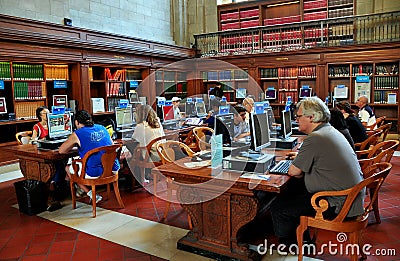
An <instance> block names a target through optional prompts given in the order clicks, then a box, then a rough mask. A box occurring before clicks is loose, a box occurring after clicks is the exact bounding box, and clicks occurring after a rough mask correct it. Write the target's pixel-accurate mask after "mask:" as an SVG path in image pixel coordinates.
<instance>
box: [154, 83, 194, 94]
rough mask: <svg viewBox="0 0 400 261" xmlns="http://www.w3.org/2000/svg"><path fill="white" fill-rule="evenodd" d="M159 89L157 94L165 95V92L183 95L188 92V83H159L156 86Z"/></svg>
mask: <svg viewBox="0 0 400 261" xmlns="http://www.w3.org/2000/svg"><path fill="white" fill-rule="evenodd" d="M156 88H157V93H163V92H168V93H182V92H187V83H186V82H178V83H173V82H164V84H163V83H161V82H159V83H157V85H156Z"/></svg>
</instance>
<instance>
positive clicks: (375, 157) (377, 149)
mask: <svg viewBox="0 0 400 261" xmlns="http://www.w3.org/2000/svg"><path fill="white" fill-rule="evenodd" d="M399 143H400V141H398V140H387V141H383V142H380V143H378V144H377V145H375V146H374V147H373V149H372V150H371V152H370V153H369V154H368V156H367V158H366V159H360V160H358V161H359V163H360V166H361V169H362V171H363V175H364V178H367V177H368V176H369V175H370V174H369V173H368V170H369V169H368V168H369V167H370V166H371V165H373V164H376V163H380V162H387V163H390V160H391V159H392V156H393V154H394V152H395V151H396V150H397V148H398V146H399ZM385 179H386V176H385ZM368 189H369V195H370V197H372V196H373V195H374V194H375V193H376V192H375V190H376V188H375V187H374V186H370V187H368ZM376 198H377V200H376V201H375V202H374V204H373V206H372V207H373V211H374V216H375V221H376V223H378V224H380V223H381V217H380V214H379V195H376Z"/></svg>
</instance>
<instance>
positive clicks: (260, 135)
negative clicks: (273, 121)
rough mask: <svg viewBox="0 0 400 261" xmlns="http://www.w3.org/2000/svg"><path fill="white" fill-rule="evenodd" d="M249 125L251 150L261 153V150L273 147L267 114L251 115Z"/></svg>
mask: <svg viewBox="0 0 400 261" xmlns="http://www.w3.org/2000/svg"><path fill="white" fill-rule="evenodd" d="M249 125H250V139H251V141H250V149H251V150H254V151H257V152H260V151H261V149H263V148H265V147H268V146H270V145H271V141H270V132H269V128H268V126H269V123H268V117H267V114H265V113H261V114H255V113H250V118H249Z"/></svg>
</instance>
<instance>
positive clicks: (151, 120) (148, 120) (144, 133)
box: [132, 105, 165, 161]
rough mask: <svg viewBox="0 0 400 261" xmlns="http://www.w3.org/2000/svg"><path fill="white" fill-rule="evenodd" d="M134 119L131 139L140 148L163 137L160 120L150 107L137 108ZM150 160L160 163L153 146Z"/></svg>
mask: <svg viewBox="0 0 400 261" xmlns="http://www.w3.org/2000/svg"><path fill="white" fill-rule="evenodd" d="M136 117H137V118H136V123H137V124H136V127H135V131H134V132H133V135H132V139H134V140H136V141H137V142H139V146H140V147H146V146H147V144H149V143H150V141H152V140H154V139H156V138H158V137H162V136H164V135H165V133H164V129H163V127H162V125H161V123H160V119H159V118H158V117H157V114H156V112H155V111H154V110H153V108H151V106H150V105H142V106H139V107H137V109H136ZM150 159H151V160H152V161H160V157H159V156H158V153H157V150H156V147H155V146H153V147H152V148H151V151H150Z"/></svg>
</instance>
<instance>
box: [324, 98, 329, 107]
mask: <svg viewBox="0 0 400 261" xmlns="http://www.w3.org/2000/svg"><path fill="white" fill-rule="evenodd" d="M325 104H326V106H328V104H329V96H326V98H325Z"/></svg>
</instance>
